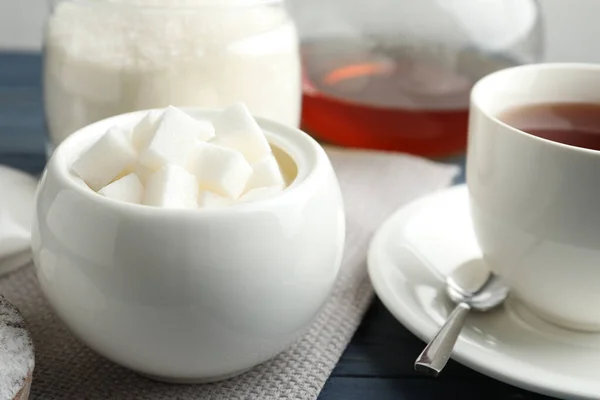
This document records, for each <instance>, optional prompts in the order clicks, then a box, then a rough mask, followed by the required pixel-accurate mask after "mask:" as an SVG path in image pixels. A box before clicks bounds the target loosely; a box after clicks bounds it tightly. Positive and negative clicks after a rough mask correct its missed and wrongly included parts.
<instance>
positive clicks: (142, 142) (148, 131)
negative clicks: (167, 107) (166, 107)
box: [131, 110, 163, 150]
mask: <svg viewBox="0 0 600 400" xmlns="http://www.w3.org/2000/svg"><path fill="white" fill-rule="evenodd" d="M162 114H163V111H162V110H151V111H149V112H148V114H146V116H145V117H144V118H142V119H141V120H140V122H138V123H137V125H135V126H134V127H133V130H132V133H131V141H132V143H133V146H134V147H135V148H136V149H138V150H140V149H145V148H146V147H148V145H149V144H150V141H151V140H152V137H153V136H154V133H155V132H156V125H157V123H158V120H159V119H160V117H161V116H162Z"/></svg>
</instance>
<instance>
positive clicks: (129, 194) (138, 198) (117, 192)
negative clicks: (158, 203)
mask: <svg viewBox="0 0 600 400" xmlns="http://www.w3.org/2000/svg"><path fill="white" fill-rule="evenodd" d="M98 193H100V194H101V195H103V196H105V197H108V198H111V199H114V200H120V201H125V202H127V203H135V204H139V203H141V202H142V196H143V194H144V186H143V185H142V182H140V180H139V178H138V177H137V175H136V174H129V175H126V176H124V177H122V178H121V179H118V180H116V181H114V182H113V183H110V184H108V185H106V186H104V187H103V188H102V189H100V190H99V191H98Z"/></svg>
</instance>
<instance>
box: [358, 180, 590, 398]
mask: <svg viewBox="0 0 600 400" xmlns="http://www.w3.org/2000/svg"><path fill="white" fill-rule="evenodd" d="M480 256H481V252H480V250H479V248H478V246H477V243H476V241H475V237H474V234H473V230H472V226H471V218H470V215H469V207H468V195H467V190H466V187H465V186H464V185H461V186H455V187H453V188H451V189H448V190H445V191H442V192H438V193H436V194H433V195H431V196H429V197H426V198H423V199H420V200H417V201H416V202H414V203H412V204H410V205H408V206H406V207H404V208H402V209H400V210H399V211H397V212H396V213H395V214H394V215H393V216H392V217H391V218H390V219H388V220H387V221H386V222H385V223H384V225H383V226H382V227H381V228H380V230H379V231H378V232H377V234H376V235H375V238H374V239H373V242H372V243H371V248H370V250H369V259H368V261H369V275H370V276H371V281H372V282H373V286H374V287H375V291H376V292H377V294H378V296H379V298H380V299H381V301H382V302H383V303H384V304H385V306H386V307H387V308H388V309H389V310H390V312H391V313H392V314H393V315H394V316H395V317H396V318H397V319H398V320H399V321H400V322H401V323H402V324H404V325H405V326H406V327H407V328H408V329H409V330H411V331H412V332H413V333H414V334H415V335H417V336H419V337H420V338H421V339H423V340H429V339H430V338H431V337H432V336H433V335H434V333H435V332H436V331H437V329H438V328H439V326H440V325H441V324H442V322H443V321H444V319H445V318H446V316H447V315H448V313H449V311H450V309H451V307H452V304H451V303H450V302H449V300H447V298H446V296H445V295H444V292H443V280H444V276H445V275H446V274H447V273H448V272H450V271H451V270H452V269H454V268H455V267H456V266H458V265H460V264H461V263H464V262H467V261H469V260H471V261H472V260H477V261H475V262H483V261H481V259H480ZM591 306H593V307H596V306H598V305H591ZM452 358H454V359H456V360H457V361H459V362H460V363H462V364H464V365H466V366H468V367H470V368H473V369H474V370H477V371H479V372H481V373H483V374H486V375H489V376H491V377H493V378H496V379H498V380H501V381H504V382H506V383H509V384H512V385H514V386H518V387H521V388H524V389H527V390H531V391H534V392H538V393H543V394H546V395H550V396H555V397H561V398H569V399H599V398H600V334H590V333H579V332H572V331H568V330H564V329H561V328H558V327H555V326H553V325H550V324H548V323H546V322H545V321H543V320H540V319H539V318H538V317H536V316H535V315H533V314H531V313H530V312H529V311H528V310H527V309H526V308H524V307H523V305H522V304H521V303H519V302H518V300H516V299H513V298H509V299H508V300H507V302H506V304H505V305H504V306H503V307H502V308H500V309H498V310H496V311H492V312H489V313H486V314H472V315H470V316H469V319H468V321H467V324H466V326H465V328H464V329H463V331H462V334H461V336H460V338H459V339H458V343H457V344H456V347H455V350H454V354H453V356H452ZM442 373H443V372H442Z"/></svg>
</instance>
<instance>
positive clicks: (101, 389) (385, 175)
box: [0, 148, 457, 400]
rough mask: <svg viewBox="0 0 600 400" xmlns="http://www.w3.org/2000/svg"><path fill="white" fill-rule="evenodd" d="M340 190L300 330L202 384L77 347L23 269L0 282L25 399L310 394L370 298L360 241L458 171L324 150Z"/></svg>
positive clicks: (293, 399) (293, 397)
mask: <svg viewBox="0 0 600 400" xmlns="http://www.w3.org/2000/svg"><path fill="white" fill-rule="evenodd" d="M327 151H328V153H329V156H330V159H331V161H332V164H333V166H334V168H335V170H336V173H337V175H338V179H339V181H340V185H341V188H342V193H343V196H344V202H345V208H346V219H347V238H346V247H345V254H344V259H343V263H342V268H341V271H340V275H339V278H338V280H337V282H336V285H335V288H334V290H333V292H332V295H331V297H330V299H329V300H328V302H327V303H326V304H325V305H324V307H323V309H322V310H321V312H320V314H319V315H318V316H317V318H316V319H315V320H314V322H313V323H312V326H311V328H310V329H309V330H308V332H307V333H306V334H305V335H304V336H303V337H302V338H301V339H299V340H298V341H297V342H296V343H295V344H294V345H292V346H291V347H290V348H289V349H288V350H287V351H285V352H283V353H281V354H280V355H278V356H277V357H275V358H273V359H272V360H270V361H268V362H266V363H264V364H262V365H259V366H257V367H255V368H253V369H252V370H250V371H249V372H247V373H245V374H243V375H241V376H238V377H236V378H233V379H230V380H227V381H223V382H218V383H213V384H206V385H186V386H180V385H169V384H163V383H158V382H153V381H150V380H148V379H146V378H143V377H140V376H138V375H136V374H135V373H133V372H131V371H129V370H127V369H125V368H123V367H120V366H118V365H116V364H114V363H112V362H110V361H108V360H106V359H104V358H103V357H101V356H98V355H97V354H95V353H94V352H93V351H91V350H90V349H88V348H87V347H85V346H84V345H82V344H81V343H80V342H79V341H78V340H77V339H75V338H74V337H73V336H72V335H71V334H70V333H69V331H68V330H67V329H66V328H65V326H64V325H63V324H62V323H61V322H60V321H59V319H58V318H57V317H56V316H55V314H54V313H53V312H52V310H51V309H50V307H49V305H48V303H47V302H46V301H45V299H44V297H43V295H42V293H41V292H40V289H39V287H38V285H37V280H36V277H35V270H34V268H33V267H32V266H27V267H25V268H22V269H20V270H18V271H16V272H13V273H12V274H9V275H7V276H5V277H3V278H2V279H0V293H2V294H3V295H5V296H6V297H7V298H8V299H9V300H10V301H11V302H12V303H13V304H15V305H16V306H17V307H18V308H19V309H20V311H21V313H22V314H23V316H24V318H25V319H26V322H27V324H28V327H29V330H30V332H31V334H32V336H33V340H34V344H35V350H36V367H35V371H34V378H33V384H32V387H31V397H30V398H31V399H43V400H52V399H61V400H62V399H93V400H96V399H97V400H101V399H102V400H105V399H125V400H127V399H149V400H162V399H182V400H187V399H190V400H191V399H219V400H223V399H225V400H228V399H236V400H237V399H261V400H263V399H290V400H304V399H315V398H317V397H318V395H319V392H320V391H321V389H322V387H323V385H324V384H325V381H326V380H327V378H328V376H329V374H330V373H331V371H332V370H333V368H334V366H335V365H336V363H337V362H338V360H339V358H340V356H341V355H342V352H343V351H344V349H345V347H346V345H347V344H348V342H349V341H350V339H351V338H352V335H353V334H354V332H355V330H356V328H357V327H358V325H359V324H360V322H361V319H362V317H363V315H364V313H365V311H366V309H367V307H368V305H369V303H370V301H371V299H372V296H373V290H372V288H371V285H370V282H369V278H368V276H367V269H366V261H365V258H366V253H367V249H368V245H369V240H370V238H371V236H372V234H373V233H374V231H375V230H376V229H377V227H378V226H379V225H380V224H381V223H382V222H383V221H384V219H385V218H386V217H388V216H389V215H390V214H391V213H392V212H393V211H394V210H396V209H397V208H398V207H399V206H402V205H404V204H406V203H407V202H409V201H411V200H414V199H415V198H417V197H419V196H422V195H425V194H427V193H430V192H433V191H435V190H439V189H441V188H443V187H445V186H447V185H449V184H450V183H451V181H452V178H453V177H454V175H455V174H456V172H457V168H455V167H451V166H447V165H441V164H437V163H433V162H430V161H427V160H423V159H420V158H416V157H410V156H406V155H400V154H390V153H378V152H368V151H353V150H340V149H332V148H330V149H328V150H327Z"/></svg>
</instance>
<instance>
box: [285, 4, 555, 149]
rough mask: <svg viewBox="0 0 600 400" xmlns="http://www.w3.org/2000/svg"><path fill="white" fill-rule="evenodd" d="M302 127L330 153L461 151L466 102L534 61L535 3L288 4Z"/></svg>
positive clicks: (538, 36) (537, 54) (538, 27)
mask: <svg viewBox="0 0 600 400" xmlns="http://www.w3.org/2000/svg"><path fill="white" fill-rule="evenodd" d="M290 4H291V6H292V7H291V11H292V15H293V16H294V18H295V19H296V22H297V24H298V28H299V31H300V36H301V38H302V46H301V52H302V62H303V69H304V79H303V81H304V85H303V86H304V98H303V112H302V124H303V127H304V128H305V129H306V130H307V131H308V132H309V133H311V134H313V135H314V136H316V137H318V138H320V139H322V140H325V141H328V142H332V143H335V144H338V145H345V146H355V147H367V148H375V149H384V150H398V151H404V152H409V153H414V154H419V155H425V156H447V155H451V154H453V153H460V152H462V151H463V150H464V149H465V146H466V138H467V135H466V133H467V111H468V105H469V93H470V90H471V87H472V85H473V83H474V82H475V81H477V80H478V79H479V78H481V77H483V76H484V75H486V74H488V73H490V72H493V71H495V70H498V69H501V68H505V67H509V66H514V65H517V64H524V63H531V62H536V61H539V60H540V58H541V56H542V45H543V40H542V39H543V38H542V23H541V18H540V12H539V8H538V4H537V3H536V2H535V1H534V0H419V1H415V0H369V1H364V0H294V1H292V2H291V3H290Z"/></svg>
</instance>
